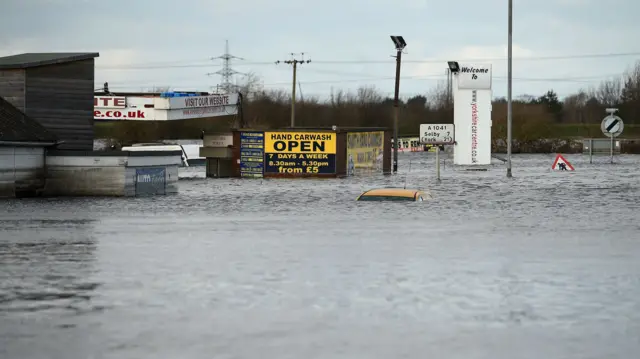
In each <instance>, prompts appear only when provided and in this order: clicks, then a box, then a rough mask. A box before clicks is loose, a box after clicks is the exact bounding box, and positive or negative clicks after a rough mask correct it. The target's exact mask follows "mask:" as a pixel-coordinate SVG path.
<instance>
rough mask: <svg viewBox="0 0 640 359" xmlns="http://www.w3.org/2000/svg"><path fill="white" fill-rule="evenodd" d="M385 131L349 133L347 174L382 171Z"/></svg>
mask: <svg viewBox="0 0 640 359" xmlns="http://www.w3.org/2000/svg"><path fill="white" fill-rule="evenodd" d="M383 151H384V131H373V132H350V133H348V134H347V175H348V176H353V175H355V174H361V173H372V172H375V171H378V170H380V171H382V155H383Z"/></svg>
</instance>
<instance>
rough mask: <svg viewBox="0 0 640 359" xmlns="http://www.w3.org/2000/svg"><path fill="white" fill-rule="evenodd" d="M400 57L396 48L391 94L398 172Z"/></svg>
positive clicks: (395, 162) (400, 51)
mask: <svg viewBox="0 0 640 359" xmlns="http://www.w3.org/2000/svg"><path fill="white" fill-rule="evenodd" d="M401 59H402V50H401V49H398V52H397V55H396V89H395V94H394V96H393V107H394V109H393V172H398V146H399V144H398V142H399V141H398V110H399V99H398V97H399V96H400V61H401Z"/></svg>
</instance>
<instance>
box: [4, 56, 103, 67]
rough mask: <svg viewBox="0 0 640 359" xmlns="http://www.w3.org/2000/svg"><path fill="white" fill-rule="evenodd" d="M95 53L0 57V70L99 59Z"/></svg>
mask: <svg viewBox="0 0 640 359" xmlns="http://www.w3.org/2000/svg"><path fill="white" fill-rule="evenodd" d="M99 56H100V54H99V53H97V52H30V53H25V54H18V55H11V56H5V57H0V70H12V69H26V68H29V67H36V66H45V65H54V64H63V63H66V62H73V61H82V60H88V59H93V58H96V57H99Z"/></svg>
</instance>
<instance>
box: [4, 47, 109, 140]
mask: <svg viewBox="0 0 640 359" xmlns="http://www.w3.org/2000/svg"><path fill="white" fill-rule="evenodd" d="M98 56H99V54H98V53H25V54H20V55H13V56H7V57H0V97H4V98H5V99H6V100H7V101H8V102H10V103H11V104H13V105H14V106H15V107H17V108H18V109H19V110H20V111H22V112H24V113H25V114H26V115H27V116H28V117H30V118H32V119H35V120H36V121H38V122H39V123H40V124H42V125H43V126H44V127H45V128H46V129H47V130H49V131H50V132H52V133H53V134H54V135H56V136H57V138H58V139H59V140H60V144H59V145H58V148H59V149H61V150H83V151H91V150H92V149H93V139H94V132H93V91H94V63H95V58H96V57H98Z"/></svg>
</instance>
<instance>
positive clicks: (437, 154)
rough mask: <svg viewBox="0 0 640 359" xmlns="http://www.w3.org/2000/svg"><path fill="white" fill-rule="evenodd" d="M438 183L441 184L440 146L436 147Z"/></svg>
mask: <svg viewBox="0 0 640 359" xmlns="http://www.w3.org/2000/svg"><path fill="white" fill-rule="evenodd" d="M436 182H438V183H440V146H436Z"/></svg>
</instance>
